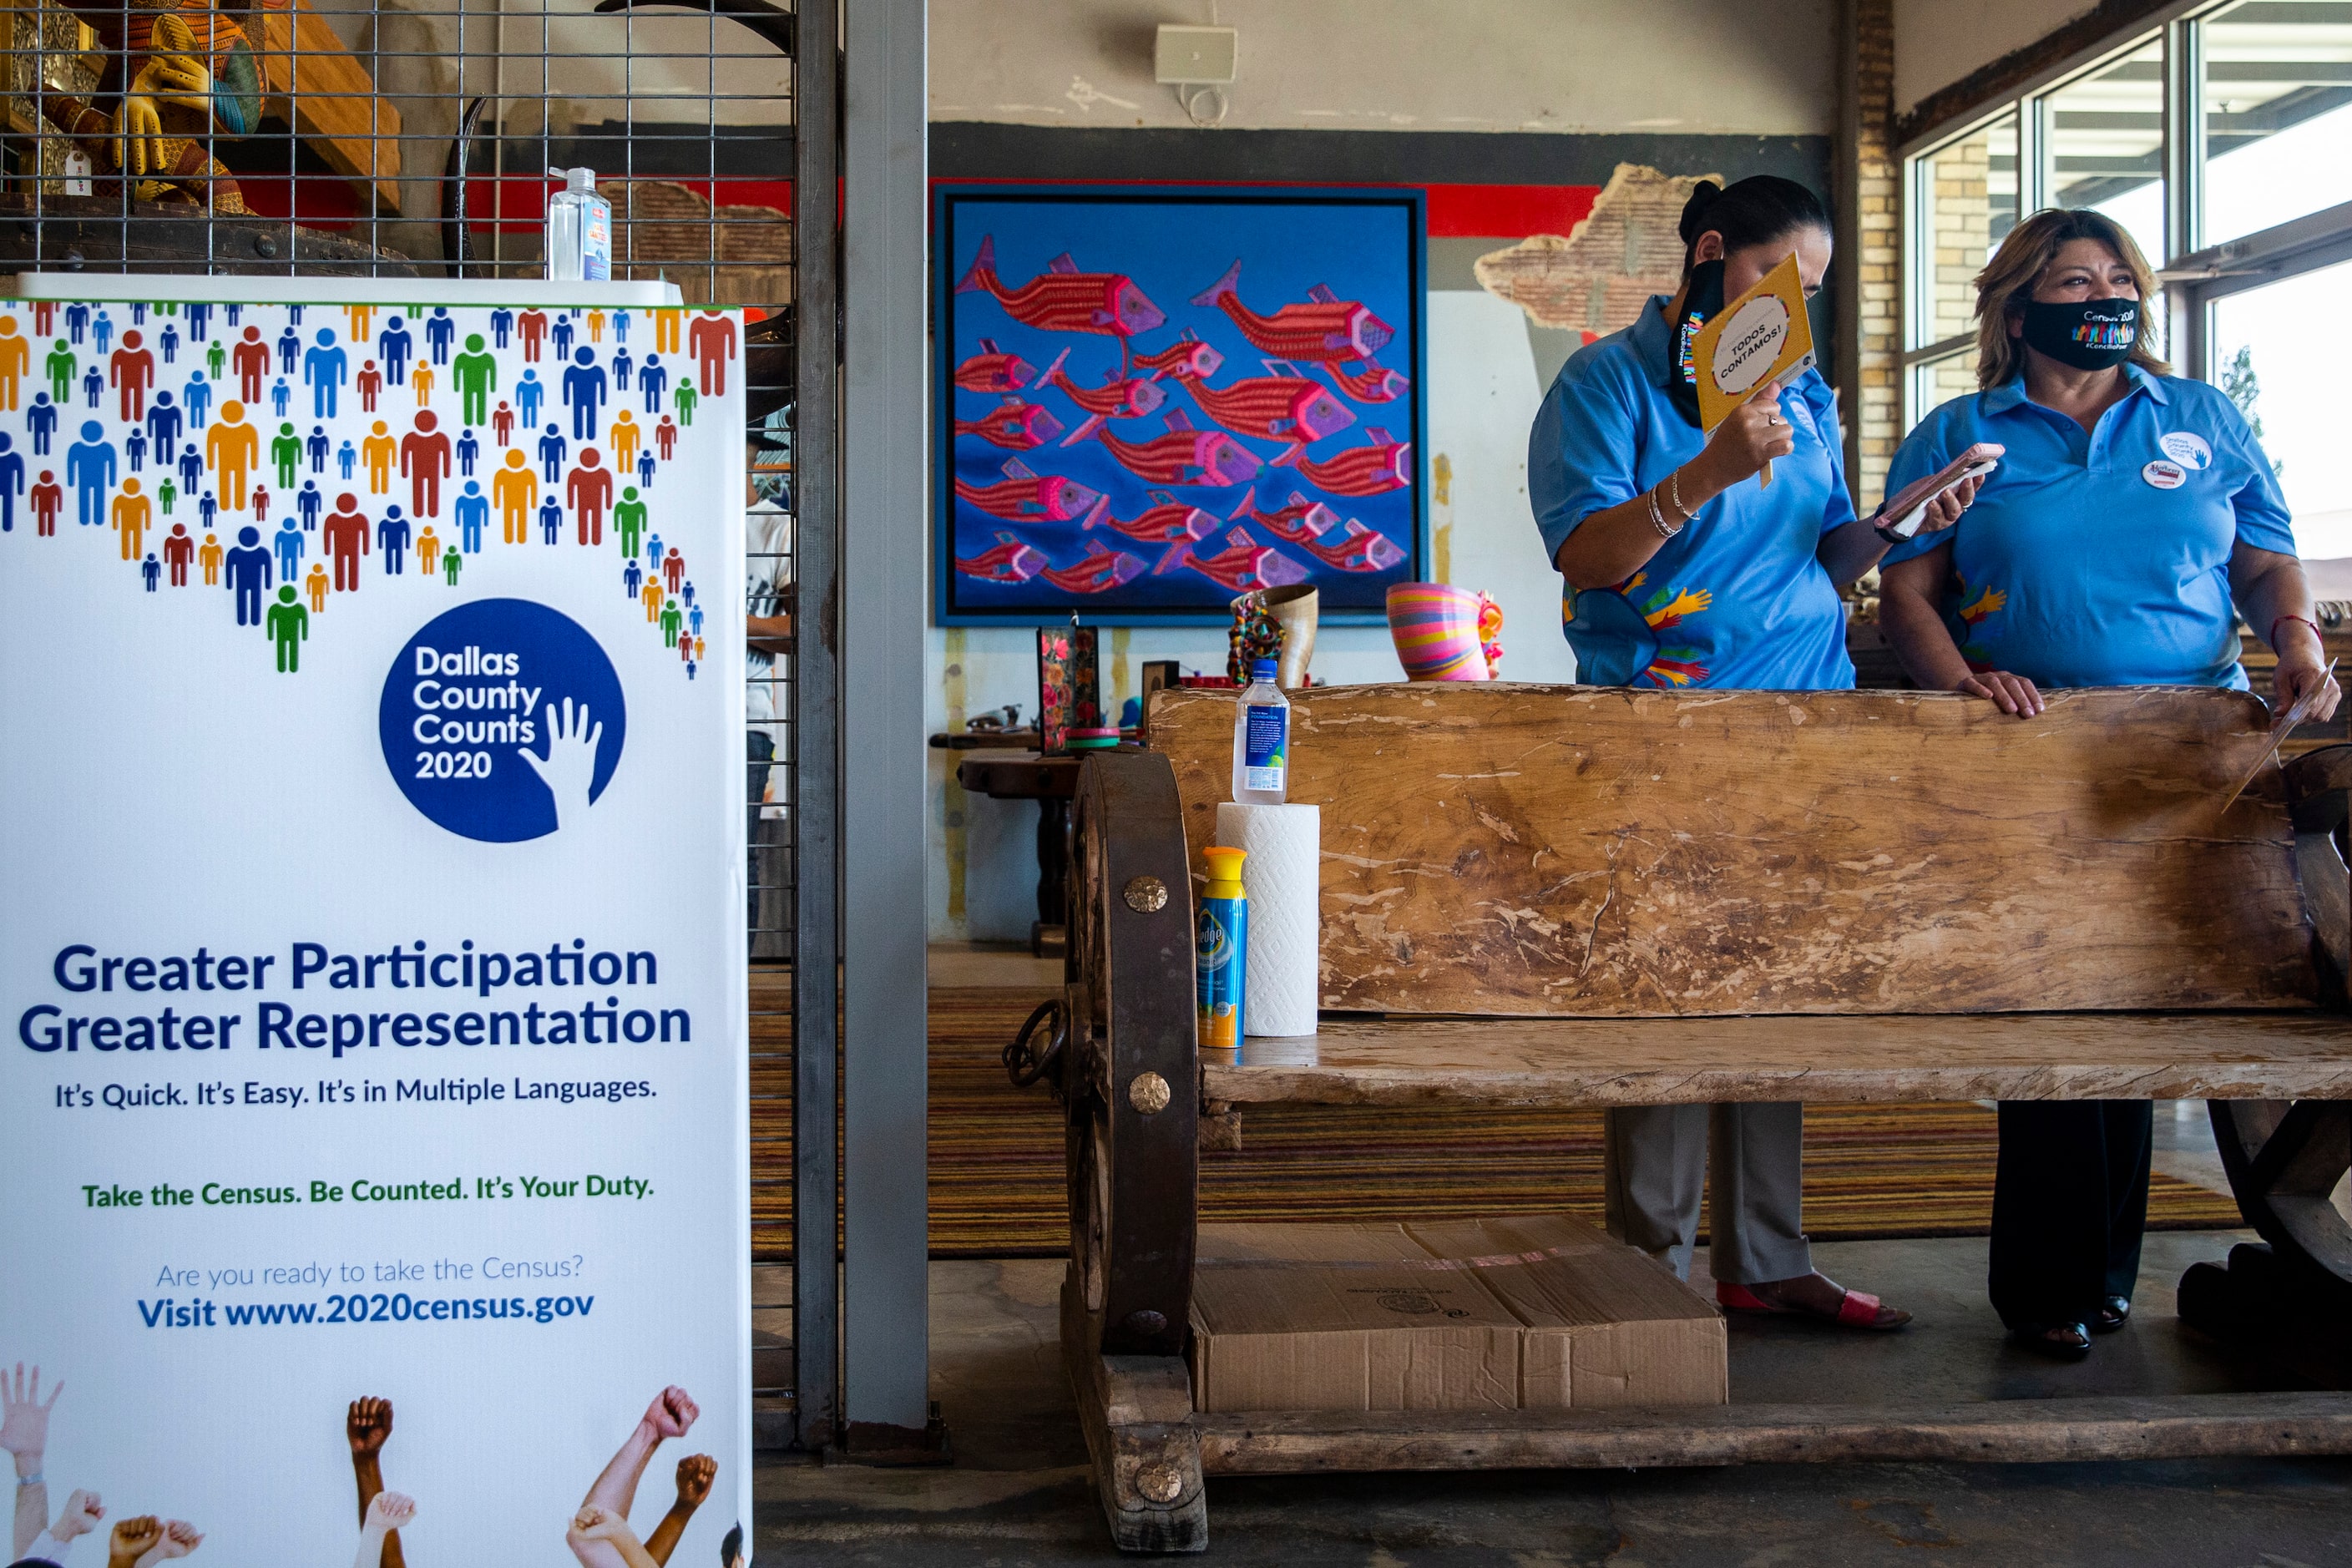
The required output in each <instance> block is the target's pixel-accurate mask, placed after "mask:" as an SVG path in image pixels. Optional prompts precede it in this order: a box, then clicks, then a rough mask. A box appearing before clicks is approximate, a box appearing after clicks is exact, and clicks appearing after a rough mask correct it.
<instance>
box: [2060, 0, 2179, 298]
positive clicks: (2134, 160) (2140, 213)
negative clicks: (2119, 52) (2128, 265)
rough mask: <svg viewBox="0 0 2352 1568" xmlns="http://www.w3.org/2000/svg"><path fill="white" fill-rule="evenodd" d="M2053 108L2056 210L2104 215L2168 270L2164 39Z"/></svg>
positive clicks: (2082, 84) (2075, 88)
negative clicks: (2082, 209)
mask: <svg viewBox="0 0 2352 1568" xmlns="http://www.w3.org/2000/svg"><path fill="white" fill-rule="evenodd" d="M2049 105H2050V136H2049V142H2050V153H2049V156H2050V199H2051V202H2052V204H2053V205H2056V206H2062V207H2096V208H2097V209H2098V210H2099V211H2101V212H2103V213H2105V214H2106V215H2107V216H2109V217H2111V218H2114V219H2115V220H2116V222H2117V223H2119V224H2121V225H2123V226H2124V227H2125V228H2126V229H2128V230H2129V231H2130V233H2131V237H2133V238H2134V239H2136V240H2137V241H2138V242H2139V247H2140V249H2141V250H2142V251H2144V252H2146V253H2147V259H2148V264H2149V265H2150V266H2152V267H2161V266H2163V265H2164V262H2165V254H2164V41H2163V38H2162V37H2161V35H2152V36H2151V37H2149V38H2148V40H2147V43H2146V44H2144V45H2142V46H2141V47H2138V48H2136V49H2134V50H2133V51H2132V52H2131V53H2130V54H2128V55H2126V56H2125V57H2124V58H2122V59H2120V60H2117V61H2116V63H2115V64H2113V65H2111V66H2108V67H2106V68H2105V69H2103V70H2099V71H2096V72H2095V73H2093V74H2092V75H2090V76H2087V77H2085V78H2084V79H2082V80H2080V81H2078V82H2075V83H2074V85H2072V86H2070V87H2067V88H2065V89H2062V90H2060V91H2058V92H2055V93H2053V94H2052V95H2051V97H2050V100H2049Z"/></svg>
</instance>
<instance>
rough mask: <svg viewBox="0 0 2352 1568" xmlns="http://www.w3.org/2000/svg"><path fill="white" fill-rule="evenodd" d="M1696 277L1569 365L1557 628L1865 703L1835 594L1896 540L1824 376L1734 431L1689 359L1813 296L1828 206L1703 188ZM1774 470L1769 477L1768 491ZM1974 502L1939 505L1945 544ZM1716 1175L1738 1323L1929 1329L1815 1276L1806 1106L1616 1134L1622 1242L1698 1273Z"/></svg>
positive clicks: (1554, 549)
mask: <svg viewBox="0 0 2352 1568" xmlns="http://www.w3.org/2000/svg"><path fill="white" fill-rule="evenodd" d="M1682 239H1683V244H1684V247H1685V249H1684V261H1683V269H1684V270H1683V282H1682V287H1681V288H1680V289H1677V290H1676V291H1675V295H1674V297H1673V298H1672V299H1670V300H1669V299H1660V298H1653V299H1652V300H1650V301H1649V303H1648V304H1647V305H1645V306H1644V307H1643V310H1642V314H1641V317H1640V319H1639V320H1637V321H1634V323H1633V325H1632V326H1631V327H1628V328H1626V329H1625V330H1624V331H1621V332H1616V333H1612V335H1610V336H1609V337H1606V338H1603V339H1601V341H1600V342H1595V343H1591V344H1589V345H1588V346H1586V347H1585V348H1584V349H1582V350H1580V352H1579V353H1577V354H1576V355H1575V356H1574V357H1573V358H1571V359H1570V361H1569V362H1568V363H1567V364H1565V365H1563V366H1562V367H1561V368H1560V373H1559V378H1558V379H1557V380H1556V381H1554V382H1553V383H1552V385H1551V390H1550V392H1549V394H1547V395H1546V396H1545V398H1544V402H1543V407H1542V409H1541V410H1540V411H1539V412H1538V415H1537V416H1536V423H1535V428H1534V430H1533V432H1532V433H1531V434H1530V436H1529V437H1528V497H1529V500H1530V501H1531V502H1532V504H1533V506H1534V509H1535V515H1536V523H1537V526H1538V528H1540V529H1541V530H1542V532H1543V541H1544V550H1545V552H1546V553H1547V554H1548V555H1549V556H1550V558H1551V560H1552V562H1553V563H1554V564H1555V565H1556V566H1558V567H1559V573H1560V575H1561V576H1562V577H1564V578H1566V579H1567V584H1568V586H1567V592H1566V595H1565V596H1564V599H1563V603H1562V606H1561V619H1562V621H1563V623H1564V625H1565V628H1566V631H1567V635H1568V640H1569V642H1570V645H1571V646H1572V647H1574V648H1575V650H1576V660H1577V670H1578V679H1581V680H1584V681H1587V682H1591V683H1592V684H1595V685H1604V686H1648V687H1662V688H1668V689H1677V688H1683V687H1692V686H1714V687H1735V688H1748V689H1774V690H1817V689H1824V688H1841V687H1850V686H1852V685H1853V664H1852V663H1851V662H1850V661H1849V660H1848V659H1847V658H1846V652H1845V608H1844V605H1843V603H1842V602H1841V601H1840V599H1839V596H1838V589H1839V585H1840V584H1844V583H1850V582H1852V581H1853V579H1854V578H1856V577H1858V576H1860V575H1861V574H1863V573H1864V572H1865V571H1867V570H1869V569H1870V567H1871V566H1873V565H1874V564H1875V563H1877V561H1878V559H1879V557H1880V556H1881V555H1882V554H1884V553H1885V550H1886V542H1885V539H1883V538H1882V537H1880V536H1879V535H1878V534H1877V533H1876V531H1874V528H1873V526H1872V524H1871V523H1870V522H1868V521H1860V520H1857V519H1856V518H1855V516H1854V512H1853V502H1852V500H1849V499H1848V497H1847V494H1846V488H1845V468H1844V463H1843V458H1841V456H1840V452H1839V441H1838V427H1837V414H1836V405H1835V403H1834V401H1833V400H1832V397H1831V395H1830V389H1829V387H1828V385H1827V384H1824V383H1823V382H1822V378H1821V376H1820V375H1819V374H1817V373H1815V372H1813V371H1811V370H1808V371H1806V372H1805V373H1803V374H1801V375H1799V376H1797V377H1795V378H1793V379H1791V380H1790V382H1789V383H1788V384H1786V385H1785V386H1782V385H1768V386H1767V387H1765V388H1763V389H1761V390H1760V391H1759V394H1758V395H1756V396H1754V397H1751V398H1750V399H1749V400H1748V402H1747V403H1746V404H1744V405H1741V406H1740V407H1739V408H1738V409H1737V410H1735V411H1734V412H1733V413H1732V414H1731V415H1729V416H1727V417H1726V418H1725V420H1724V421H1723V423H1722V424H1720V425H1718V426H1717V427H1716V429H1715V432H1714V434H1713V435H1712V436H1709V435H1707V434H1706V433H1705V432H1703V431H1702V430H1701V429H1700V427H1699V421H1698V397H1697V391H1696V384H1695V383H1694V381H1693V379H1692V374H1691V368H1690V357H1689V356H1690V352H1691V342H1692V339H1693V338H1694V337H1695V336H1696V332H1697V331H1698V328H1699V327H1700V325H1701V324H1702V323H1704V322H1705V321H1706V319H1707V318H1708V317H1709V316H1711V315H1714V314H1716V313H1717V312H1718V311H1719V310H1721V309H1722V308H1723V304H1724V301H1725V300H1736V299H1738V297H1739V296H1740V295H1741V294H1743V293H1745V292H1747V290H1748V289H1750V288H1751V287H1753V286H1754V285H1755V284H1756V283H1757V282H1759V281H1760V280H1761V279H1762V278H1763V276H1764V275H1765V273H1767V272H1769V270H1771V268H1774V267H1776V266H1778V265H1779V264H1780V262H1781V260H1782V259H1784V258H1787V257H1788V256H1790V254H1791V253H1793V254H1794V255H1795V256H1796V258H1797V267H1798V271H1799V273H1800V275H1801V278H1802V279H1803V280H1804V285H1805V290H1806V292H1807V293H1808V294H1811V292H1812V291H1813V290H1815V289H1818V288H1819V287H1820V286H1821V280H1822V274H1823V273H1825V272H1827V271H1828V270H1829V265H1830V221H1829V214H1828V213H1827V212H1826V211H1825V210H1824V209H1823V208H1822V204H1821V201H1820V198H1818V197H1816V196H1815V195H1813V194H1812V193H1811V191H1809V190H1807V189H1805V187H1803V186H1802V185H1800V184H1795V183H1794V182H1792V181H1789V180H1782V179H1778V178H1775V177H1772V176H1770V175H1758V176H1755V177H1753V178H1750V179H1746V180H1741V181H1739V182H1738V184H1734V185H1732V186H1731V187H1730V188H1728V189H1727V190H1719V189H1717V187H1716V186H1715V185H1714V184H1707V183H1702V184H1700V185H1699V187H1698V189H1697V190H1696V192H1695V193H1694V194H1693V195H1692V196H1691V199H1690V202H1689V205H1686V206H1685V208H1684V209H1683V217H1682ZM1767 462H1769V463H1771V465H1772V482H1771V484H1770V486H1769V487H1767V486H1765V485H1763V484H1762V483H1761V482H1760V481H1759V478H1758V474H1759V470H1760V469H1761V468H1763V466H1764V465H1765V463H1767ZM1968 494H1969V491H1968V489H1962V490H1959V491H1955V492H1953V493H1951V494H1950V495H1948V497H1946V498H1944V499H1942V500H1939V501H1938V502H1937V505H1936V508H1935V509H1934V510H1933V511H1932V512H1931V515H1930V517H1929V518H1928V520H1927V523H1926V524H1925V525H1924V526H1926V527H1928V528H1947V527H1949V526H1950V525H1951V522H1952V521H1953V520H1954V519H1956V518H1957V517H1958V515H1959V510H1960V508H1961V507H1962V506H1963V505H1964V504H1965V503H1966V501H1967V499H1968ZM1710 1126H1711V1127H1712V1143H1713V1159H1714V1165H1715V1199H1714V1205H1713V1219H1714V1223H1713V1225H1712V1226H1711V1230H1710V1235H1711V1242H1710V1251H1709V1255H1708V1267H1709V1268H1710V1270H1711V1271H1712V1272H1713V1274H1714V1276H1715V1279H1716V1281H1717V1300H1720V1301H1721V1302H1722V1303H1723V1304H1724V1305H1725V1306H1727V1307H1729V1308H1732V1309H1734V1310H1744V1311H1756V1312H1780V1313H1795V1314H1801V1315H1804V1316H1809V1317H1815V1318H1821V1319H1824V1320H1827V1321H1832V1322H1837V1323H1841V1324H1843V1325H1845V1326H1847V1327H1850V1328H1859V1329H1894V1328H1899V1327H1901V1326H1902V1325H1903V1324H1904V1323H1906V1322H1907V1321H1910V1314H1909V1313H1907V1312H1901V1311H1897V1310H1895V1309H1893V1308H1890V1307H1887V1306H1885V1305H1884V1304H1883V1303H1881V1302H1880V1301H1879V1300H1878V1299H1877V1298H1876V1297H1874V1296H1872V1295H1871V1294H1870V1293H1869V1292H1867V1291H1863V1290H1846V1289H1842V1288H1841V1287H1840V1286H1838V1285H1837V1284H1836V1283H1835V1282H1834V1281H1832V1280H1830V1279H1826V1278H1825V1277H1823V1276H1822V1275H1821V1274H1819V1273H1816V1272H1815V1271H1814V1269H1813V1265H1812V1258H1811V1249H1810V1247H1808V1245H1807V1243H1806V1240H1805V1235H1804V1228H1803V1226H1802V1224H1801V1218H1802V1204H1801V1198H1802V1188H1803V1171H1802V1165H1803V1144H1804V1108H1803V1107H1802V1106H1800V1105H1795V1104H1782V1105H1769V1104H1744V1105H1717V1106H1711V1107H1710V1106H1696V1105H1675V1106H1643V1107H1635V1108H1630V1109H1617V1110H1611V1111H1609V1112H1608V1116H1607V1122H1606V1139H1607V1142H1606V1162H1605V1173H1606V1177H1607V1202H1608V1217H1609V1226H1610V1229H1611V1230H1612V1232H1613V1233H1615V1234H1616V1235H1617V1236H1619V1237H1622V1238H1623V1239H1624V1240H1626V1241H1629V1242H1631V1243H1633V1245H1634V1246H1636V1247H1641V1248H1643V1250H1645V1251H1647V1252H1650V1253H1651V1254H1653V1255H1654V1256H1656V1257H1659V1258H1664V1259H1666V1260H1667V1261H1669V1262H1670V1263H1671V1264H1672V1265H1673V1267H1674V1268H1675V1272H1676V1273H1680V1274H1687V1272H1688V1271H1689V1268H1690V1259H1691V1244H1692V1240H1693V1238H1694V1237H1696V1234H1697V1230H1698V1211H1699V1194H1700V1193H1701V1191H1702V1190H1703V1189H1704V1188H1705V1186H1706V1166H1707V1163H1708V1143H1709V1142H1710V1137H1709V1129H1710Z"/></svg>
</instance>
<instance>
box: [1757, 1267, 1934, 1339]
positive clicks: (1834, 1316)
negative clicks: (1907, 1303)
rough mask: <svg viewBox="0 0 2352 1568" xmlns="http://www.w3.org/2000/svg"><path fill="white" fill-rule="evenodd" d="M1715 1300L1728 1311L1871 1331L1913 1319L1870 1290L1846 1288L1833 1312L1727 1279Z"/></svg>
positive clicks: (1882, 1330) (1892, 1328)
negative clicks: (1786, 1302)
mask: <svg viewBox="0 0 2352 1568" xmlns="http://www.w3.org/2000/svg"><path fill="white" fill-rule="evenodd" d="M1715 1300H1716V1303H1717V1305H1718V1306H1720V1307H1723V1308H1724V1309H1725V1310H1728V1311H1733V1312H1753V1313H1755V1314H1757V1315H1759V1316H1760V1317H1772V1318H1811V1320H1813V1321H1815V1322H1821V1323H1834V1324H1836V1325H1837V1326H1838V1327H1839V1328H1842V1329H1861V1330H1864V1331H1867V1332H1871V1333H1882V1334H1883V1333H1890V1332H1892V1331H1895V1330H1896V1329H1899V1328H1901V1327H1902V1326H1903V1325H1904V1324H1906V1323H1907V1322H1909V1321H1911V1314H1910V1313H1908V1312H1906V1311H1903V1310H1899V1309H1896V1308H1891V1307H1889V1306H1887V1305H1886V1303H1885V1302H1884V1301H1882V1300H1879V1299H1878V1298H1877V1297H1875V1296H1874V1295H1872V1294H1871V1293H1870V1292H1869V1291H1867V1290H1848V1291H1846V1292H1845V1294H1844V1295H1843V1296H1842V1297H1841V1298H1839V1300H1838V1304H1837V1310H1836V1311H1834V1312H1824V1311H1821V1310H1817V1309H1815V1308H1811V1307H1790V1306H1784V1305H1782V1304H1780V1303H1779V1302H1776V1301H1768V1300H1765V1299H1764V1298H1763V1297H1761V1296H1759V1295H1758V1294H1757V1293H1756V1292H1755V1291H1753V1290H1751V1289H1748V1287H1747V1286H1745V1285H1735V1284H1733V1283H1731V1282H1730V1281H1729V1280H1727V1279H1718V1280H1717V1281H1716V1282H1715Z"/></svg>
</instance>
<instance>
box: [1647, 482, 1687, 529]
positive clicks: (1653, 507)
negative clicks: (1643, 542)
mask: <svg viewBox="0 0 2352 1568" xmlns="http://www.w3.org/2000/svg"><path fill="white" fill-rule="evenodd" d="M1642 499H1643V500H1644V501H1646V502H1648V503H1649V508H1650V526H1651V527H1652V528H1654V529H1656V530H1657V531H1658V537H1659V538H1660V539H1672V538H1673V537H1674V536H1675V534H1677V533H1680V532H1681V531H1683V530H1682V525H1681V524H1680V523H1676V524H1675V525H1674V526H1673V527H1671V528H1669V527H1668V526H1667V525H1666V514H1665V513H1664V512H1663V511H1660V510H1658V487H1657V486H1655V485H1652V486H1651V487H1650V488H1649V489H1646V490H1643V492H1642Z"/></svg>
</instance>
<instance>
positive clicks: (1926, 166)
mask: <svg viewBox="0 0 2352 1568" xmlns="http://www.w3.org/2000/svg"><path fill="white" fill-rule="evenodd" d="M1919 202H1920V208H1921V211H1922V212H1923V213H1924V214H1925V216H1926V221H1927V257H1926V261H1925V265H1924V266H1923V267H1922V268H1921V270H1920V277H1919V284H1918V286H1919V288H1920V289H1922V290H1923V295H1922V299H1921V301H1920V303H1921V309H1920V311H1919V314H1918V318H1917V321H1916V325H1915V326H1914V328H1913V333H1914V340H1915V341H1914V342H1912V344H1911V346H1912V347H1913V348H1925V347H1926V346H1927V344H1929V343H1937V342H1943V341H1944V340H1945V339H1946V338H1953V337H1958V336H1961V335H1962V334H1964V333H1967V332H1969V331H1974V330H1975V319H1976V309H1977V289H1976V276H1977V274H1978V272H1979V271H1980V270H1982V269H1983V268H1984V264H1985V262H1986V261H1987V260H1988V259H1990V258H1991V256H1992V252H1993V247H1995V246H1997V245H1999V244H2000V241H2001V237H2002V236H2003V235H2006V234H2007V233H2008V232H2009V231H2010V230H2011V229H2012V228H2015V227H2016V226H2017V116H2016V115H2015V114H2014V113H2011V114H2007V115H2004V116H2002V117H2001V118H2000V119H1999V120H1997V121H1993V122H1992V123H1991V124H1990V125H1988V126H1986V127H1985V128H1984V129H1983V130H1981V131H1979V132H1975V133H1974V134H1973V135H1970V136H1967V137H1964V138H1962V139H1961V140H1960V141H1958V142H1953V143H1952V144H1951V145H1949V146H1948V147H1941V148H1938V149H1937V151H1935V152H1933V153H1928V154H1927V156H1926V157H1924V158H1922V159H1920V160H1919Z"/></svg>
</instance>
